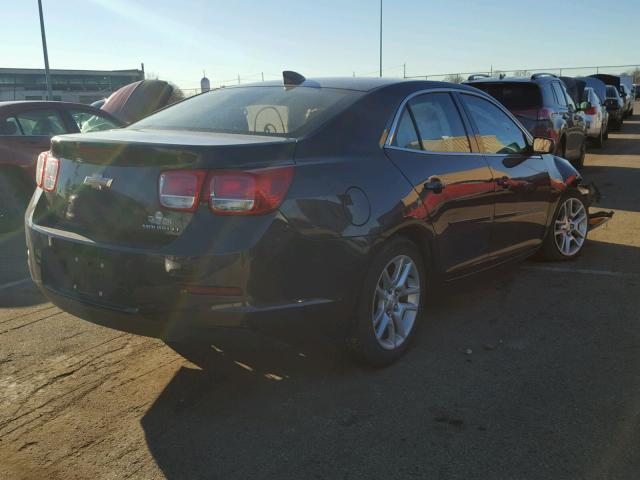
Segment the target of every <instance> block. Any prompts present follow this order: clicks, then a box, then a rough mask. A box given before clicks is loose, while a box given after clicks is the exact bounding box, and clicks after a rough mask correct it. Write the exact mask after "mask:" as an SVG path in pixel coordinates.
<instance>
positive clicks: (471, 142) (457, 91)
mask: <svg viewBox="0 0 640 480" xmlns="http://www.w3.org/2000/svg"><path fill="white" fill-rule="evenodd" d="M441 92H445V93H449V94H450V95H451V96H452V100H453V101H454V103H455V104H456V107H457V108H458V111H459V114H460V117H461V118H462V122H463V125H464V126H465V129H466V128H467V125H469V126H471V127H472V128H473V130H474V132H473V136H472V137H471V136H469V132H467V138H468V139H469V145H470V147H471V150H472V151H471V152H431V151H429V150H414V149H411V148H403V147H396V146H394V145H391V142H392V141H393V139H394V138H395V136H396V131H397V127H398V124H399V123H400V117H401V116H402V112H403V109H404V108H405V106H406V105H407V103H408V102H409V101H410V100H411V99H412V98H414V97H417V96H419V95H424V94H426V93H441ZM457 94H464V95H472V96H476V97H479V98H483V99H485V100H487V101H488V102H490V103H492V104H493V105H495V106H496V107H498V108H499V109H500V110H502V112H504V113H505V114H506V115H507V116H508V117H509V118H510V119H511V120H512V121H513V122H514V123H515V124H516V126H517V127H518V128H519V129H520V131H521V132H522V133H523V135H524V136H525V138H526V139H527V140H528V142H529V146H531V145H533V136H532V135H531V133H529V131H528V130H527V129H526V128H523V127H522V126H521V125H520V122H518V120H517V119H516V117H514V116H513V114H512V113H511V112H510V111H509V110H507V109H506V108H505V107H504V106H503V105H502V104H501V103H500V102H498V101H497V100H496V99H494V98H493V97H491V96H490V95H487V94H484V93H478V92H474V91H471V90H463V89H461V88H426V89H422V90H416V91H415V92H412V93H410V94H409V95H407V96H406V97H405V98H404V99H403V100H402V102H400V105H399V106H398V108H397V109H396V112H395V113H394V114H393V121H392V122H391V127H390V128H389V134H388V135H387V138H386V140H385V142H384V144H383V145H382V147H381V148H383V149H384V148H390V149H392V150H400V151H403V152H412V153H419V154H422V155H475V156H477V155H486V156H492V157H496V156H497V157H504V156H507V155H523V154H522V153H520V154H513V153H484V152H481V151H480V148H479V146H478V144H477V143H476V139H475V135H476V130H477V128H476V127H475V125H474V124H472V123H470V122H471V121H470V119H469V118H468V114H467V111H466V107H465V106H464V104H462V105H461V106H462V108H463V111H460V108H459V106H458V102H461V100H460V99H458V98H457ZM474 147H475V148H476V149H477V150H478V151H475V152H474V151H473V149H474ZM530 156H539V157H540V158H542V157H541V156H540V155H536V154H534V153H532V154H531V155H530Z"/></svg>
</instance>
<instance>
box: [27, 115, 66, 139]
mask: <svg viewBox="0 0 640 480" xmlns="http://www.w3.org/2000/svg"><path fill="white" fill-rule="evenodd" d="M16 119H17V121H18V124H19V125H20V127H21V129H22V133H23V134H24V135H33V136H44V137H52V136H53V135H60V134H63V133H67V131H66V129H65V128H64V123H63V122H62V118H60V114H59V113H58V112H57V111H56V110H31V111H28V112H23V113H19V114H17V115H16Z"/></svg>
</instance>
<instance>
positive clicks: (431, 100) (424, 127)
mask: <svg viewBox="0 0 640 480" xmlns="http://www.w3.org/2000/svg"><path fill="white" fill-rule="evenodd" d="M409 108H410V109H411V112H412V113H413V117H414V118H415V120H416V127H417V129H418V137H419V138H420V143H421V145H422V149H423V150H428V151H431V152H470V151H471V147H470V146H469V139H468V138H467V132H466V131H465V129H464V125H463V124H462V119H461V118H460V113H459V112H458V109H457V108H456V106H455V104H454V103H453V100H452V99H451V96H450V95H449V94H448V93H430V94H426V95H421V96H419V97H416V98H414V99H412V100H411V101H410V102H409Z"/></svg>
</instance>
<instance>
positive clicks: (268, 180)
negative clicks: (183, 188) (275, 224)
mask: <svg viewBox="0 0 640 480" xmlns="http://www.w3.org/2000/svg"><path fill="white" fill-rule="evenodd" d="M292 179H293V167H292V166H289V167H277V168H265V169H260V170H250V171H233V170H227V171H217V172H216V171H214V172H211V173H210V174H209V178H208V179H207V190H206V193H207V196H208V198H209V208H210V209H211V211H212V212H214V213H216V214H218V215H261V214H264V213H269V212H272V211H274V210H275V209H276V208H278V207H279V206H280V204H281V203H282V200H283V199H284V196H285V195H286V194H287V191H288V190H289V186H290V185H291V180H292Z"/></svg>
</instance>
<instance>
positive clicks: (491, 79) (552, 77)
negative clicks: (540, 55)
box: [464, 75, 560, 85]
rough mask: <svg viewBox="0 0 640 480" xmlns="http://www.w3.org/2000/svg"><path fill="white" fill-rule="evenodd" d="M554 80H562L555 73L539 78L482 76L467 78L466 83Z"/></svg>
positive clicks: (537, 82)
mask: <svg viewBox="0 0 640 480" xmlns="http://www.w3.org/2000/svg"><path fill="white" fill-rule="evenodd" d="M553 80H560V77H557V76H555V75H541V76H539V77H537V78H531V77H502V78H500V77H482V78H476V79H474V80H465V82H464V83H465V84H467V85H473V84H474V83H478V84H480V83H531V84H539V83H547V82H551V81H553Z"/></svg>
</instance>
